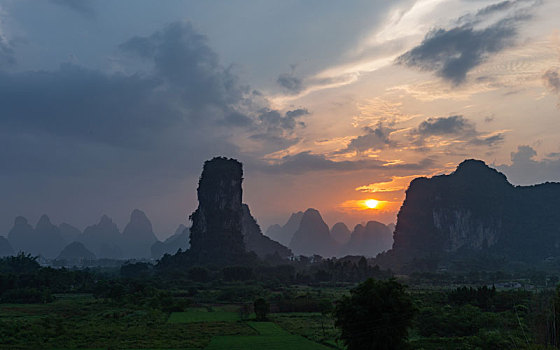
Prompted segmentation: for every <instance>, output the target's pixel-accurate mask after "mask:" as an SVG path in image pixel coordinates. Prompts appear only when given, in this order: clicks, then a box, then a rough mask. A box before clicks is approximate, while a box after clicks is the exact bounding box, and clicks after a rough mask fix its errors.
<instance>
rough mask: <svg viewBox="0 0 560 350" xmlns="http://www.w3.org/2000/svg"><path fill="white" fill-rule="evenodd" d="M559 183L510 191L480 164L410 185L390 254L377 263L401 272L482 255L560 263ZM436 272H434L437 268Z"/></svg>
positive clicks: (468, 163) (467, 163) (501, 177)
mask: <svg viewBox="0 0 560 350" xmlns="http://www.w3.org/2000/svg"><path fill="white" fill-rule="evenodd" d="M559 212H560V183H545V184H541V185H535V186H517V187H515V186H513V185H511V184H510V183H509V182H508V181H507V178H506V177H505V175H503V174H502V173H499V172H498V171H496V170H495V169H492V168H490V167H488V166H487V165H486V164H485V163H484V162H482V161H479V160H466V161H464V162H462V163H461V164H460V165H459V166H458V167H457V169H456V170H455V172H453V173H452V174H450V175H440V176H434V177H432V178H418V179H415V180H413V181H412V182H411V183H410V186H409V188H408V190H407V191H406V199H405V201H404V202H403V205H402V207H401V209H400V211H399V214H398V221H397V225H396V228H395V233H394V239H395V242H394V244H393V248H392V250H391V251H390V252H389V253H388V254H385V255H384V256H382V257H381V259H380V261H381V262H383V261H385V262H389V265H391V264H392V265H394V266H403V265H406V264H407V263H410V262H411V261H412V260H415V259H416V260H418V259H423V258H429V259H431V260H433V261H436V262H435V263H434V264H432V266H436V265H437V264H439V265H440V266H441V264H442V263H445V262H446V261H449V258H450V257H457V256H461V255H465V254H470V253H473V252H474V253H476V252H486V253H488V254H496V255H499V256H501V257H502V258H505V259H506V260H507V261H525V262H537V261H542V260H544V259H547V258H550V257H560V216H558V213H559ZM436 267H437V266H436Z"/></svg>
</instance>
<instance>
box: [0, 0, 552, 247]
mask: <svg viewBox="0 0 560 350" xmlns="http://www.w3.org/2000/svg"><path fill="white" fill-rule="evenodd" d="M559 15H560V2H559V1H556V0H509V1H499V0H394V1H384V0H383V1H382V0H374V1H372V0H368V1H352V2H341V1H329V0H320V1H319V0H310V1H293V0H282V1H280V0H278V1H258V0H254V1H253V0H231V1H173V0H168V1H165V2H161V1H145V0H128V1H125V0H120V1H113V0H110V1H109V0H97V1H90V0H50V1H47V0H42V1H35V0H0V164H1V166H2V168H1V171H0V196H1V198H2V200H1V201H0V235H6V234H7V232H8V231H9V229H10V227H11V226H12V225H13V220H14V218H15V217H16V216H18V215H22V216H25V217H27V218H28V219H29V220H30V221H31V222H32V223H34V222H36V221H37V220H38V218H39V217H40V215H41V214H47V215H49V216H50V218H51V220H52V221H53V222H54V223H61V222H67V223H70V224H72V225H75V226H77V227H78V228H80V229H84V228H85V227H86V226H88V225H91V224H94V223H96V222H97V221H98V220H99V218H100V217H101V216H102V215H103V214H107V215H108V216H110V217H112V218H113V219H114V221H115V222H116V223H117V224H118V226H119V227H120V228H121V229H123V228H124V226H125V225H126V223H127V221H128V218H129V215H130V212H131V211H132V210H133V209H135V208H138V209H141V210H143V211H145V212H146V214H147V215H148V217H149V218H150V219H151V221H152V223H153V225H154V230H155V232H156V234H157V235H158V236H159V237H160V238H165V237H167V236H169V235H170V234H172V233H173V232H174V230H175V228H176V227H177V226H178V225H179V224H181V223H184V224H186V223H187V217H188V215H189V214H190V213H191V212H192V211H193V210H194V209H195V208H196V206H197V201H196V187H197V182H198V177H199V175H200V173H201V170H202V165H203V162H204V161H205V160H208V159H211V158H212V157H214V156H226V157H234V158H236V159H238V160H240V161H241V162H242V163H243V164H244V171H245V173H244V202H246V203H248V204H249V206H250V208H251V210H252V212H253V215H254V216H255V217H256V218H257V220H258V222H259V223H260V224H261V226H262V228H263V230H264V229H266V227H267V226H269V225H270V224H274V223H280V224H282V223H284V222H285V221H286V220H287V218H288V216H289V215H290V214H291V213H292V212H296V211H299V210H305V209H306V208H309V207H313V208H316V209H318V210H319V211H320V212H321V213H322V215H323V217H324V219H325V220H326V222H327V223H328V224H329V225H331V226H332V225H333V224H334V223H336V222H338V221H343V222H345V223H346V224H347V225H348V226H349V227H351V228H352V227H353V225H355V224H357V223H360V222H365V221H368V220H378V221H381V222H384V223H391V222H395V221H396V213H397V212H398V209H399V207H400V205H401V203H402V200H403V199H404V195H405V190H406V188H407V186H408V183H409V182H410V181H411V180H412V179H413V178H415V177H419V176H432V175H436V174H441V173H449V172H452V171H453V169H454V168H455V167H456V166H457V164H458V163H460V162H461V161H462V160H464V159H468V158H476V159H482V160H484V161H486V162H487V164H489V165H491V166H493V167H495V168H497V169H499V170H500V171H502V172H504V173H505V174H506V176H507V177H508V179H509V181H511V182H512V183H514V184H516V185H528V184H534V183H540V182H545V181H560V142H559V140H560V23H559V22H558V17H559ZM367 199H375V200H378V201H379V205H378V206H377V207H376V208H367V207H366V206H365V205H364V201H365V200H367Z"/></svg>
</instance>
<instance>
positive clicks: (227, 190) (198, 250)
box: [190, 157, 245, 263]
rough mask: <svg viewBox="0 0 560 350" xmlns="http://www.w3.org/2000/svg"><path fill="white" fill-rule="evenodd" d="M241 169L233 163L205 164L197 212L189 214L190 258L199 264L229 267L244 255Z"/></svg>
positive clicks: (221, 158)
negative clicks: (217, 264)
mask: <svg viewBox="0 0 560 350" xmlns="http://www.w3.org/2000/svg"><path fill="white" fill-rule="evenodd" d="M242 181H243V168H242V165H241V163H240V162H238V161H237V160H235V159H227V158H223V157H216V158H214V159H212V160H209V161H206V162H205V163H204V168H203V170H202V175H201V176H200V180H199V182H198V189H197V193H198V208H197V209H196V210H195V211H194V213H192V214H191V216H190V219H191V220H192V228H191V236H190V242H191V248H190V254H191V255H192V257H193V258H194V259H195V260H196V261H199V262H206V263H229V262H235V261H239V259H242V258H243V256H244V255H245V245H244V243H243V233H242V217H243V207H242V188H241V183H242Z"/></svg>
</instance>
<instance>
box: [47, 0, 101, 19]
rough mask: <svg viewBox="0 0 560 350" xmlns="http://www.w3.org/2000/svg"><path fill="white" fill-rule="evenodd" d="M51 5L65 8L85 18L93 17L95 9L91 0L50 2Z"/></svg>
mask: <svg viewBox="0 0 560 350" xmlns="http://www.w3.org/2000/svg"><path fill="white" fill-rule="evenodd" d="M50 1H51V2H52V3H53V4H56V5H59V6H63V7H66V8H68V9H70V10H72V11H75V12H77V13H79V14H81V15H82V16H84V17H86V18H93V17H95V9H94V8H93V2H92V1H91V0H50Z"/></svg>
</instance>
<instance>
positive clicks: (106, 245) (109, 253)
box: [79, 215, 123, 259]
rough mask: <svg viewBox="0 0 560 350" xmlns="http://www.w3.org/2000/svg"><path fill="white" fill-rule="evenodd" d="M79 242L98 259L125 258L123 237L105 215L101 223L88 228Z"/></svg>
mask: <svg viewBox="0 0 560 350" xmlns="http://www.w3.org/2000/svg"><path fill="white" fill-rule="evenodd" d="M79 241H80V242H81V243H83V244H84V245H85V246H86V247H87V248H88V249H90V250H91V251H93V253H94V254H95V255H96V256H97V257H98V258H107V259H122V258H123V250H122V235H121V233H120V231H119V228H118V227H117V225H116V224H115V223H113V220H111V219H110V218H109V217H108V216H107V215H103V216H102V217H101V220H99V223H97V224H95V225H92V226H88V227H86V229H85V230H84V233H83V234H82V235H81V236H80V238H79Z"/></svg>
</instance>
